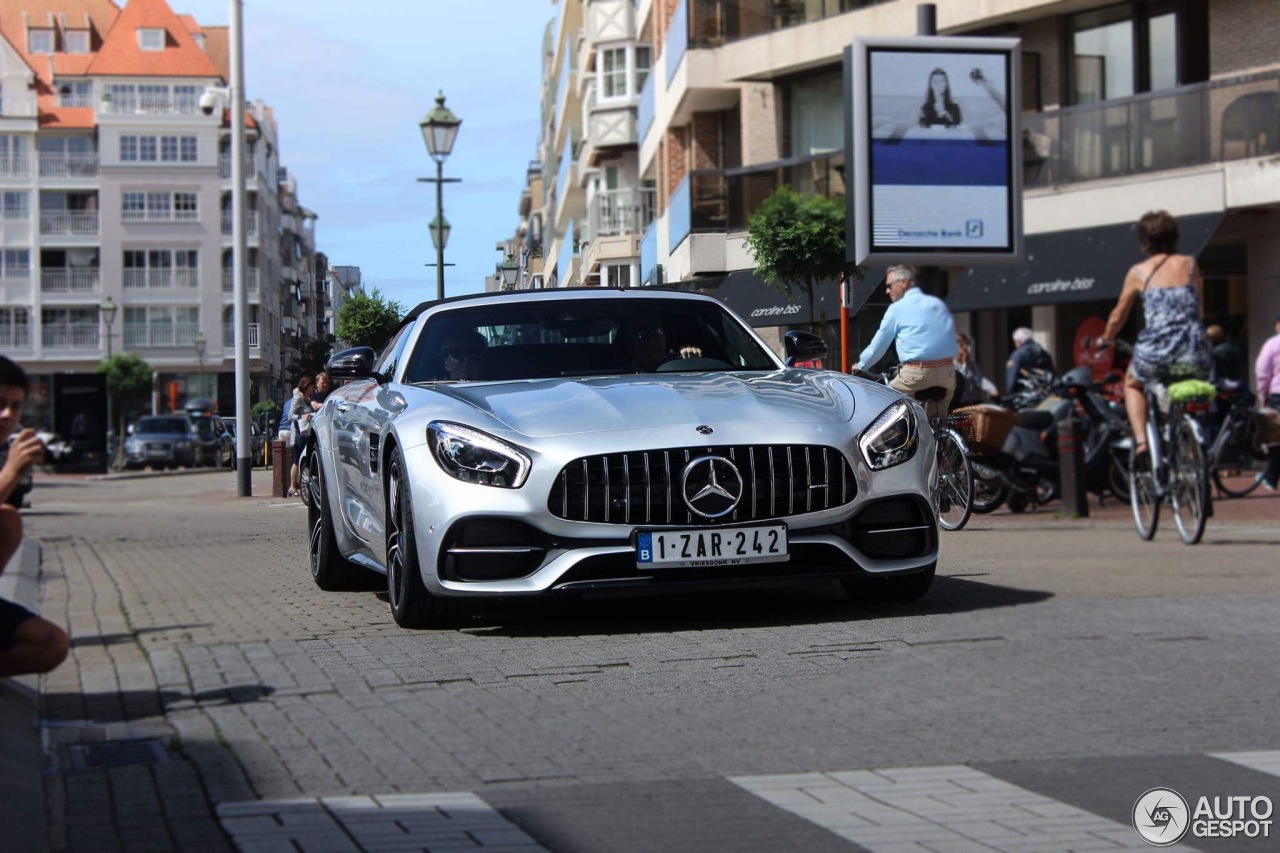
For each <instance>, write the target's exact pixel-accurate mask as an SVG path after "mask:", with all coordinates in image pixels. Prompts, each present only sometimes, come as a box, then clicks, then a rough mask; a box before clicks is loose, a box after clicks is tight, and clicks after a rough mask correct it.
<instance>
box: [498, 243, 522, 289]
mask: <svg viewBox="0 0 1280 853" xmlns="http://www.w3.org/2000/svg"><path fill="white" fill-rule="evenodd" d="M501 269H502V286H503V287H505V288H507V289H508V290H510V289H511V288H513V287H515V286H516V278H517V277H518V276H519V275H520V264H519V263H517V262H516V259H515V257H514V256H512V254H511V253H510V252H507V259H506V260H505V261H503V262H502V267H501Z"/></svg>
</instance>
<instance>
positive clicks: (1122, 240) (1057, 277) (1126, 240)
mask: <svg viewBox="0 0 1280 853" xmlns="http://www.w3.org/2000/svg"><path fill="white" fill-rule="evenodd" d="M1222 216H1223V214H1221V213H1201V214H1195V215H1192V216H1180V217H1178V232H1179V235H1180V236H1181V244H1180V246H1179V251H1181V252H1183V253H1185V254H1188V255H1199V254H1200V253H1201V252H1202V251H1203V250H1204V247H1205V246H1206V245H1207V244H1208V242H1209V240H1210V238H1212V237H1213V234H1214V232H1215V231H1216V230H1217V228H1218V223H1219V222H1221V221H1222ZM1137 230H1138V226H1137V223H1130V224H1127V225H1103V226H1099V227H1097V228H1081V229H1079V230H1077V231H1054V232H1050V233H1047V234H1031V235H1028V236H1027V238H1026V247H1027V262H1026V263H1025V264H1024V265H1022V266H1020V267H986V268H971V269H968V270H965V272H964V273H963V274H962V275H961V276H959V277H958V278H956V279H953V280H952V283H951V287H950V291H949V293H948V295H947V306H948V307H949V308H951V310H952V311H980V310H984V309H990V308H1018V307H1023V306H1027V305H1062V304H1065V303H1068V302H1092V301H1094V300H1099V299H1115V298H1117V297H1119V295H1120V288H1121V286H1122V285H1123V284H1124V277H1125V275H1126V274H1127V273H1128V272H1129V267H1131V266H1133V265H1134V264H1135V263H1137V262H1138V261H1140V260H1142V252H1141V250H1140V249H1139V248H1138V238H1137Z"/></svg>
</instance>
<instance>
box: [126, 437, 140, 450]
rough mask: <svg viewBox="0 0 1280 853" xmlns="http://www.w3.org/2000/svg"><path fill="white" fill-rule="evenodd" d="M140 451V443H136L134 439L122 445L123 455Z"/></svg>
mask: <svg viewBox="0 0 1280 853" xmlns="http://www.w3.org/2000/svg"><path fill="white" fill-rule="evenodd" d="M141 449H142V442H140V441H138V440H137V439H136V438H131V439H129V440H128V441H126V442H125V443H124V451H125V453H137V452H138V451H139V450H141Z"/></svg>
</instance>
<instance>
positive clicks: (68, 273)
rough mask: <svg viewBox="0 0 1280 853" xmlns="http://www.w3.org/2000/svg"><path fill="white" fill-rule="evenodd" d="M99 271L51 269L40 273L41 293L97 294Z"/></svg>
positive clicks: (91, 269) (47, 268) (45, 269)
mask: <svg viewBox="0 0 1280 853" xmlns="http://www.w3.org/2000/svg"><path fill="white" fill-rule="evenodd" d="M98 284H99V278H98V270H97V269H93V268H88V269H86V268H83V267H82V268H76V269H73V268H70V267H68V268H65V269H58V268H56V267H55V268H49V267H45V268H44V269H42V270H41V271H40V292H41V293H97V292H98Z"/></svg>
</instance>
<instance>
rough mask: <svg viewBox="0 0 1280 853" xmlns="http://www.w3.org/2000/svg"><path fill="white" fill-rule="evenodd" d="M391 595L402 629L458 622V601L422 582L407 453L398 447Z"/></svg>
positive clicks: (390, 528)
mask: <svg viewBox="0 0 1280 853" xmlns="http://www.w3.org/2000/svg"><path fill="white" fill-rule="evenodd" d="M386 495H387V598H388V600H389V601H390V603H391V618H393V619H394V620H395V621H396V624H397V625H399V626H400V627H401V628H443V627H447V626H448V625H449V624H450V623H452V622H453V621H454V619H455V618H456V616H457V613H458V610H459V607H458V604H457V602H455V601H452V600H450V599H446V598H441V597H439V596H435V595H432V594H431V593H430V592H428V591H427V588H426V586H425V585H424V584H423V582H422V567H421V563H420V562H419V556H418V547H417V542H418V540H417V536H416V534H415V532H414V521H413V495H412V492H411V490H410V488H409V477H408V473H407V471H406V469H405V464H404V455H403V454H402V453H401V452H400V448H399V447H397V448H395V451H394V452H393V454H392V457H391V465H390V466H389V470H388V472H387V483H386Z"/></svg>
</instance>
